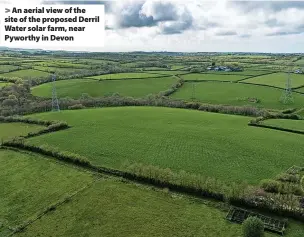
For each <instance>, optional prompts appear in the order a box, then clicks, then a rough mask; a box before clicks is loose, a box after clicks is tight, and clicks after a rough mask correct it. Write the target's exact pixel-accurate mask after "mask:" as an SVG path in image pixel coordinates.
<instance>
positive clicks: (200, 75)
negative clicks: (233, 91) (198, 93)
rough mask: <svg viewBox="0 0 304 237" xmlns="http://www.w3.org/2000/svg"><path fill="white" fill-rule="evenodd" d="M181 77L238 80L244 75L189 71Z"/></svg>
mask: <svg viewBox="0 0 304 237" xmlns="http://www.w3.org/2000/svg"><path fill="white" fill-rule="evenodd" d="M181 78H183V79H184V80H197V81H204V80H210V81H238V80H241V79H244V78H246V76H244V75H242V76H239V75H219V74H213V73H191V74H186V75H181Z"/></svg>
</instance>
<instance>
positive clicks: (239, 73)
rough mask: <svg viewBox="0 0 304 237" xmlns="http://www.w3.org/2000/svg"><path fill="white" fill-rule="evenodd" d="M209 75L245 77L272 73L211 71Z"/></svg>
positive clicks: (261, 71)
mask: <svg viewBox="0 0 304 237" xmlns="http://www.w3.org/2000/svg"><path fill="white" fill-rule="evenodd" d="M208 73H214V74H231V75H244V76H258V75H264V74H269V73H271V72H270V71H266V70H260V71H258V70H256V71H255V70H244V71H241V72H223V71H210V72H208Z"/></svg>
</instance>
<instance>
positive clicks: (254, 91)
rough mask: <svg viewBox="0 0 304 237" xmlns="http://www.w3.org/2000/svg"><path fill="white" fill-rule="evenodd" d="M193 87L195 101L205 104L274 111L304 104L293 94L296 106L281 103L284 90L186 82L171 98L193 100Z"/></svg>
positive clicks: (243, 85) (244, 85) (240, 84)
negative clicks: (256, 101) (246, 106)
mask: <svg viewBox="0 0 304 237" xmlns="http://www.w3.org/2000/svg"><path fill="white" fill-rule="evenodd" d="M193 85H194V95H195V99H194V100H197V101H201V102H204V103H211V104H226V105H237V106H243V105H249V106H255V107H264V108H273V109H284V108H289V107H295V108H301V107H303V104H304V95H301V94H296V93H293V96H294V101H295V102H294V104H292V105H284V104H282V103H281V102H280V97H281V95H282V93H283V90H280V89H276V88H270V87H264V86H258V85H249V84H242V83H225V82H199V83H194V84H193V83H191V82H186V83H185V84H184V85H183V86H182V87H181V88H180V89H179V90H178V91H177V92H175V93H174V94H172V95H171V96H172V97H173V98H176V99H183V100H191V99H192V96H193ZM247 98H258V99H260V103H253V102H249V101H248V99H247Z"/></svg>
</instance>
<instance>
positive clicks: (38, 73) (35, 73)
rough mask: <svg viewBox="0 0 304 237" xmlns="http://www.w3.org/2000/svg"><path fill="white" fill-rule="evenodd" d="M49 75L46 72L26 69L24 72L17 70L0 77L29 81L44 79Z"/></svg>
mask: <svg viewBox="0 0 304 237" xmlns="http://www.w3.org/2000/svg"><path fill="white" fill-rule="evenodd" d="M49 75H50V74H49V73H47V72H41V71H37V70H33V69H26V70H18V71H14V72H8V73H3V74H0V76H2V77H20V78H22V79H30V78H31V77H33V78H41V77H42V78H44V77H48V76H49Z"/></svg>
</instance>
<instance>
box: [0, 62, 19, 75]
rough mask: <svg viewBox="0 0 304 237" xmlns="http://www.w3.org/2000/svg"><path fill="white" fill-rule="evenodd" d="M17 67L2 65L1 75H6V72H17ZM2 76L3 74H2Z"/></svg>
mask: <svg viewBox="0 0 304 237" xmlns="http://www.w3.org/2000/svg"><path fill="white" fill-rule="evenodd" d="M17 68H18V67H17V66H13V65H0V73H5V72H9V71H11V70H15V69H17ZM0 76H1V74H0Z"/></svg>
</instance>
